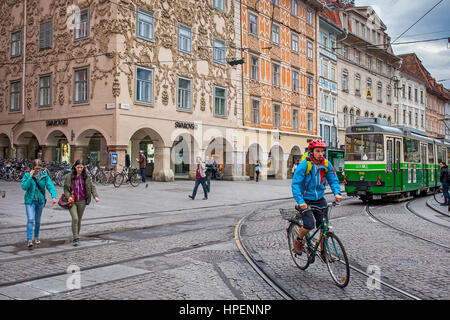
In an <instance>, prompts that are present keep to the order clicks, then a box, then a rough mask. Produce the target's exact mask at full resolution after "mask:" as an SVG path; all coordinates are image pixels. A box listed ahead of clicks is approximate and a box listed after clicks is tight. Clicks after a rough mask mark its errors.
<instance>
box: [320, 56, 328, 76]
mask: <svg viewBox="0 0 450 320" xmlns="http://www.w3.org/2000/svg"><path fill="white" fill-rule="evenodd" d="M328 67H329V66H328V61H327V60H326V59H324V60H323V70H322V71H323V72H322V76H323V77H325V78H326V79H328Z"/></svg>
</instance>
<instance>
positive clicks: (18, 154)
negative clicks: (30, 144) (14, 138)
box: [16, 145, 27, 161]
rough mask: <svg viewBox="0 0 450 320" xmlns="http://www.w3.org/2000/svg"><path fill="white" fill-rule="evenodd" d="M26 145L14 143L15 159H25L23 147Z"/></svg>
mask: <svg viewBox="0 0 450 320" xmlns="http://www.w3.org/2000/svg"><path fill="white" fill-rule="evenodd" d="M26 147H27V146H26V145H16V160H19V161H20V160H24V159H25V149H26Z"/></svg>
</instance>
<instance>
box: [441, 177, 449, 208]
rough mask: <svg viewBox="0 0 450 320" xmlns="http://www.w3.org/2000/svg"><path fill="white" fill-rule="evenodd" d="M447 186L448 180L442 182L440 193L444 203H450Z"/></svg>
mask: <svg viewBox="0 0 450 320" xmlns="http://www.w3.org/2000/svg"><path fill="white" fill-rule="evenodd" d="M448 187H449V184H448V182H443V183H442V193H443V194H444V199H445V203H447V204H449V203H450V194H449V193H448Z"/></svg>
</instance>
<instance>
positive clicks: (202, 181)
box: [192, 178, 208, 199]
mask: <svg viewBox="0 0 450 320" xmlns="http://www.w3.org/2000/svg"><path fill="white" fill-rule="evenodd" d="M199 184H202V187H203V192H204V194H205V198H208V189H207V188H206V178H196V179H195V186H194V191H192V198H194V199H195V196H196V195H197V188H198V185H199Z"/></svg>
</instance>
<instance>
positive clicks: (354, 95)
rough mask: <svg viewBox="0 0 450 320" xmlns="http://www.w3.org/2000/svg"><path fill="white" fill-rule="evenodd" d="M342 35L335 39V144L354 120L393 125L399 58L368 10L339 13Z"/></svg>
mask: <svg viewBox="0 0 450 320" xmlns="http://www.w3.org/2000/svg"><path fill="white" fill-rule="evenodd" d="M339 19H340V21H341V26H342V27H343V29H346V30H347V32H346V33H345V34H341V35H340V36H339V37H338V41H337V42H338V45H337V48H338V49H337V53H338V74H339V78H340V81H339V89H338V90H339V99H338V113H339V114H340V117H339V119H338V124H339V129H338V131H339V133H338V144H339V146H342V145H344V144H345V129H346V128H347V127H348V126H351V125H352V124H354V123H355V120H356V118H357V117H379V118H385V119H387V121H388V123H390V124H394V117H395V112H394V97H393V95H394V89H395V85H396V83H397V82H396V80H398V71H397V69H398V68H399V61H400V58H398V57H397V56H395V55H394V54H393V52H392V49H391V47H390V46H389V43H390V38H389V36H388V34H387V33H386V26H385V25H384V23H383V22H382V21H381V20H380V18H379V17H378V15H377V14H376V12H375V11H374V10H373V8H372V7H370V6H368V7H354V6H351V5H350V6H345V8H341V10H339Z"/></svg>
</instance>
